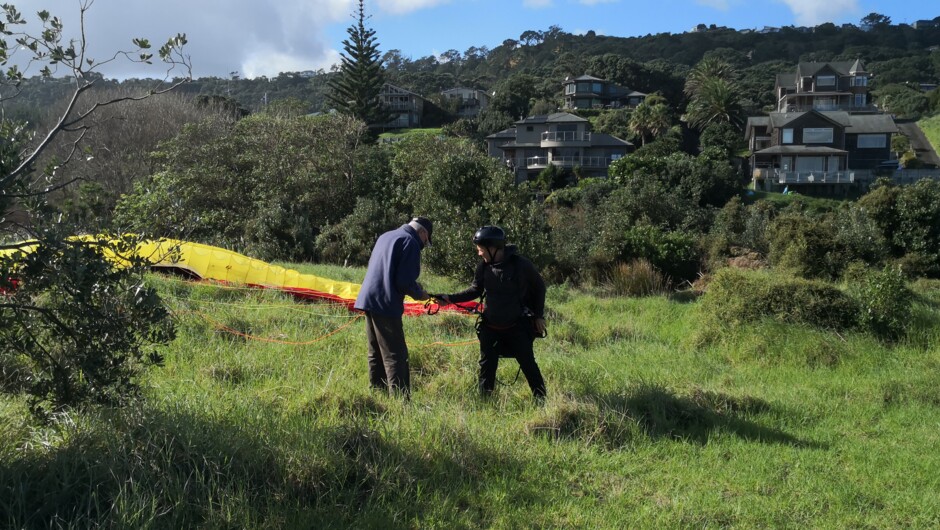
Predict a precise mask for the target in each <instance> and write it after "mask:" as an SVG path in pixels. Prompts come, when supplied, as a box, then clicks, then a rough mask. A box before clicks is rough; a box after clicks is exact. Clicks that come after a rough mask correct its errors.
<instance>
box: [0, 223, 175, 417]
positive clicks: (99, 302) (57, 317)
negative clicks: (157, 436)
mask: <svg viewBox="0 0 940 530" xmlns="http://www.w3.org/2000/svg"><path fill="white" fill-rule="evenodd" d="M135 244H136V242H135V241H133V240H132V239H130V238H125V239H121V240H118V241H115V242H111V243H108V242H104V241H102V242H97V241H74V240H63V239H61V238H60V237H58V236H56V235H54V234H42V235H41V236H40V239H39V240H38V243H37V244H36V245H35V247H34V248H33V249H32V250H31V251H30V252H14V253H12V254H5V255H2V256H0V292H5V293H6V294H5V296H4V300H3V304H2V307H0V362H2V363H3V369H4V370H5V371H6V373H5V374H4V377H5V378H10V379H13V380H6V381H4V383H3V385H2V388H3V389H4V390H7V391H10V390H16V389H23V388H25V392H26V393H27V394H28V395H29V400H30V406H31V409H32V410H33V412H34V413H36V414H37V415H44V414H45V413H48V412H55V411H59V410H63V409H65V408H69V407H80V406H83V405H89V404H107V405H113V404H121V403H123V402H125V401H126V400H127V399H128V398H130V397H133V396H134V395H135V394H136V392H137V390H138V379H139V376H140V374H141V373H142V371H143V369H144V368H145V367H146V366H148V365H151V364H159V363H160V362H161V360H162V359H161V357H160V355H159V354H158V353H157V351H156V349H155V348H153V346H154V345H156V344H163V343H166V342H169V341H170V340H172V339H173V337H174V336H175V328H174V325H173V322H172V321H171V320H170V318H169V314H168V313H167V310H166V309H165V308H164V307H163V303H162V301H161V300H160V298H159V297H158V296H157V294H156V292H155V291H154V290H153V289H151V288H147V287H145V286H144V285H143V284H142V278H141V274H142V272H143V271H144V270H145V267H146V262H145V260H144V259H143V258H139V257H136V256H134V255H133V253H132V252H131V249H133V248H134V245H135ZM114 254H116V255H118V256H121V257H124V258H126V259H127V265H128V266H129V267H127V268H117V267H115V266H114V264H113V262H112V261H111V260H109V259H108V258H107V257H106V256H107V255H114ZM10 278H19V279H21V280H22V281H21V282H19V283H18V285H15V286H14V285H11V281H10ZM11 368H12V369H13V370H11ZM14 370H15V371H14Z"/></svg>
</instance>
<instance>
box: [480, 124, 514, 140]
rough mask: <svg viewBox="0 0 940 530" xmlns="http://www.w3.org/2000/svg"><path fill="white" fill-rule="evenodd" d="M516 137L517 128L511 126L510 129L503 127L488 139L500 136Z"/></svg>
mask: <svg viewBox="0 0 940 530" xmlns="http://www.w3.org/2000/svg"><path fill="white" fill-rule="evenodd" d="M515 137H516V128H515V127H510V128H508V129H503V130H501V131H499V132H495V133H493V134H491V135H489V136H487V137H486V139H487V140H496V139H499V138H515Z"/></svg>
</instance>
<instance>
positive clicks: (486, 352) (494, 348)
mask: <svg viewBox="0 0 940 530" xmlns="http://www.w3.org/2000/svg"><path fill="white" fill-rule="evenodd" d="M477 337H478V338H479V339H480V379H479V386H480V392H481V393H482V394H483V395H489V394H491V393H492V392H493V388H494V387H495V385H496V368H497V367H498V366H499V357H500V356H503V357H514V358H515V359H516V360H517V361H519V368H521V369H522V374H523V375H525V379H526V381H528V383H529V388H531V389H532V394H533V395H534V396H535V397H537V398H544V397H545V381H544V380H543V379H542V372H541V371H540V370H539V365H538V364H536V362H535V354H534V353H533V352H532V343H533V342H534V341H535V337H534V336H533V335H532V332H531V331H530V330H529V329H528V328H527V327H526V326H525V325H524V324H518V325H515V326H513V327H511V328H509V329H501V330H496V329H492V328H490V327H487V326H486V324H483V325H481V326H480V329H479V331H477Z"/></svg>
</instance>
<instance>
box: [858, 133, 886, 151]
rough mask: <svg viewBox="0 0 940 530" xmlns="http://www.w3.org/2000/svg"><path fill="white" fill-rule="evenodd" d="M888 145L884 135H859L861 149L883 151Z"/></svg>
mask: <svg viewBox="0 0 940 530" xmlns="http://www.w3.org/2000/svg"><path fill="white" fill-rule="evenodd" d="M886 145H888V142H887V140H886V139H885V135H883V134H860V135H858V148H859V149H881V148H884V147H885V146H886Z"/></svg>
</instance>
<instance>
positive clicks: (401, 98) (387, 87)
mask: <svg viewBox="0 0 940 530" xmlns="http://www.w3.org/2000/svg"><path fill="white" fill-rule="evenodd" d="M379 100H380V101H381V102H382V105H383V106H384V107H385V108H386V109H387V110H388V111H389V112H390V113H391V114H392V115H393V116H394V117H393V118H392V119H391V120H390V121H389V122H388V123H386V124H384V125H383V127H385V128H388V129H405V128H409V127H420V126H421V118H422V116H423V115H424V98H423V97H421V96H420V95H418V94H415V93H414V92H411V91H410V90H405V89H404V88H401V87H397V86H395V85H393V84H391V83H385V84H384V85H382V91H381V92H380V93H379Z"/></svg>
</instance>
